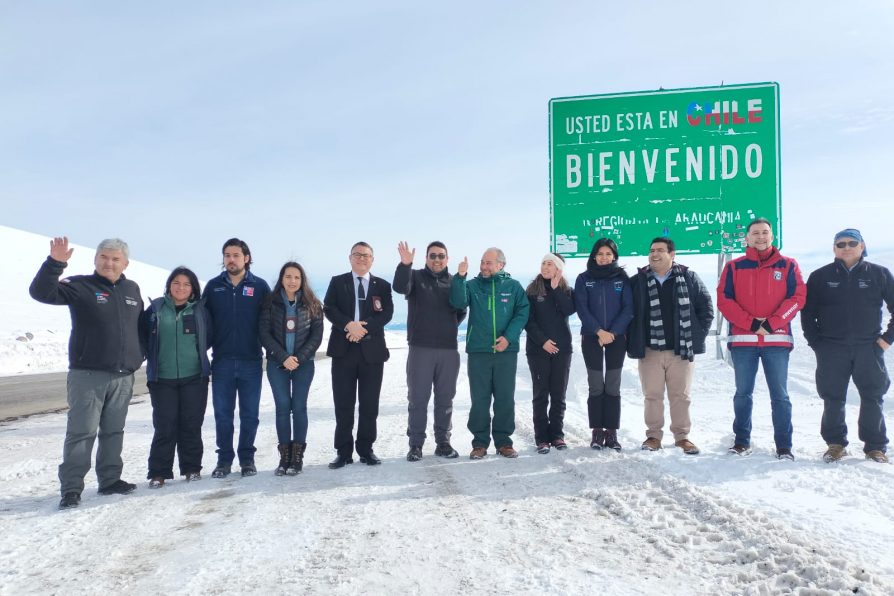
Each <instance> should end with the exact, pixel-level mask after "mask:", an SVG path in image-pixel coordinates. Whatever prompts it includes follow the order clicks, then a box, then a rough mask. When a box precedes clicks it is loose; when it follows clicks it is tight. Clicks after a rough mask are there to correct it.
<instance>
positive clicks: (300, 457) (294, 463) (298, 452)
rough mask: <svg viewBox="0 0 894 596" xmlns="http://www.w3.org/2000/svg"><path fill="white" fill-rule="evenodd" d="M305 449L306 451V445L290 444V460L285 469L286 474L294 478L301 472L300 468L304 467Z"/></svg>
mask: <svg viewBox="0 0 894 596" xmlns="http://www.w3.org/2000/svg"><path fill="white" fill-rule="evenodd" d="M305 449H307V443H298V442H297V441H294V442H292V459H291V461H290V462H289V467H288V468H287V469H286V474H288V475H289V476H295V475H296V474H298V473H300V472H301V468H303V467H304V450H305Z"/></svg>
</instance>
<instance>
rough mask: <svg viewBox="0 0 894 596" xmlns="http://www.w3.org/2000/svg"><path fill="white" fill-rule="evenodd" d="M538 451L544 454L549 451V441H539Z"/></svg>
mask: <svg viewBox="0 0 894 596" xmlns="http://www.w3.org/2000/svg"><path fill="white" fill-rule="evenodd" d="M537 453H540V454H542V455H543V454H547V453H549V443H537Z"/></svg>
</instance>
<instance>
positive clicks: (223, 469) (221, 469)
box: [211, 464, 230, 478]
mask: <svg viewBox="0 0 894 596" xmlns="http://www.w3.org/2000/svg"><path fill="white" fill-rule="evenodd" d="M229 475H230V466H222V465H220V464H218V465H217V467H216V468H214V471H213V472H211V477H212V478H226V477H227V476H229Z"/></svg>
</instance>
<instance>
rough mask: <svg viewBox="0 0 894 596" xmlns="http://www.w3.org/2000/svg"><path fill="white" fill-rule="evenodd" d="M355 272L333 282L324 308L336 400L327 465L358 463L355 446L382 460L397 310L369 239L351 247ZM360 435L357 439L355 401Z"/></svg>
mask: <svg viewBox="0 0 894 596" xmlns="http://www.w3.org/2000/svg"><path fill="white" fill-rule="evenodd" d="M350 262H351V272H350V273H345V274H343V275H336V276H335V277H333V278H332V281H330V282H329V289H327V290H326V298H325V299H324V300H323V312H324V313H325V314H326V318H327V319H329V322H330V323H332V331H331V332H330V334H329V346H328V347H327V349H326V355H327V356H330V357H331V358H332V399H333V401H334V402H335V450H336V451H337V452H338V455H337V456H336V458H335V459H334V460H332V462H330V464H329V467H330V468H332V469H337V468H342V467H344V466H345V465H346V464H350V463H354V459H353V457H352V456H353V454H354V448H355V446H356V449H357V455H359V456H360V463H364V464H367V465H370V466H374V465H376V464H380V463H382V460H380V459H379V458H378V457H377V456H376V454H375V453H374V452H373V443H375V441H376V418H378V416H379V392H380V391H381V389H382V373H383V370H384V366H385V361H386V360H388V356H389V354H388V348H387V346H386V345H385V325H387V324H388V321H390V320H391V317H392V315H393V314H394V303H393V302H392V300H391V285H390V284H389V283H388V282H387V281H385V280H384V279H382V278H380V277H376V276H374V275H371V274H370V272H369V270H370V269H371V268H372V264H373V249H372V247H371V246H370V245H369V244H367V243H366V242H357V243H356V244H354V246H352V247H351V254H350ZM355 403H359V406H358V412H357V440H356V442H355V441H354V404H355Z"/></svg>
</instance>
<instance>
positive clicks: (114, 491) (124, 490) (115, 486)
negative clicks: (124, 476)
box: [99, 478, 137, 495]
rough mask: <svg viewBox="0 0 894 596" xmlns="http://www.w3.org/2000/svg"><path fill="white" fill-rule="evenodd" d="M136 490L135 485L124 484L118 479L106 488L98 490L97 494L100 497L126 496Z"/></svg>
mask: <svg viewBox="0 0 894 596" xmlns="http://www.w3.org/2000/svg"><path fill="white" fill-rule="evenodd" d="M136 488H137V485H136V484H131V483H130V482H124V481H123V480H121V479H120V478H119V479H118V480H116V481H115V482H113V483H112V484H110V485H108V486H104V487H102V488H100V489H99V494H101V495H127V494H130V493H132V492H133V491H135V490H136Z"/></svg>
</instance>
